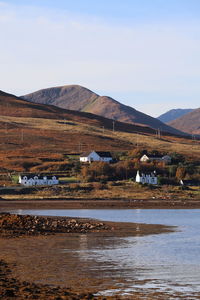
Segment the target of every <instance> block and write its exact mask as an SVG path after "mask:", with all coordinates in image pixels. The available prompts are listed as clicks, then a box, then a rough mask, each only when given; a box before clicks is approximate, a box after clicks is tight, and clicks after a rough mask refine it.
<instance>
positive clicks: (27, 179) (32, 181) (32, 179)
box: [19, 174, 59, 186]
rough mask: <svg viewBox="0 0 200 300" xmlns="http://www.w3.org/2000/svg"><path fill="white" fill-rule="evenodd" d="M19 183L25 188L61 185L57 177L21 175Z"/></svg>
mask: <svg viewBox="0 0 200 300" xmlns="http://www.w3.org/2000/svg"><path fill="white" fill-rule="evenodd" d="M19 183H20V184H22V185H25V186H34V185H54V184H59V180H58V179H57V177H56V176H41V175H34V174H32V175H30V174H29V175H19Z"/></svg>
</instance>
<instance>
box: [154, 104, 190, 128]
mask: <svg viewBox="0 0 200 300" xmlns="http://www.w3.org/2000/svg"><path fill="white" fill-rule="evenodd" d="M193 110H194V109H192V108H174V109H170V110H169V111H167V112H165V113H163V114H162V115H160V116H159V117H157V119H158V120H160V121H161V122H163V123H166V124H168V123H169V122H172V121H174V120H176V119H178V118H180V117H182V116H184V115H186V114H187V113H189V112H191V111H193Z"/></svg>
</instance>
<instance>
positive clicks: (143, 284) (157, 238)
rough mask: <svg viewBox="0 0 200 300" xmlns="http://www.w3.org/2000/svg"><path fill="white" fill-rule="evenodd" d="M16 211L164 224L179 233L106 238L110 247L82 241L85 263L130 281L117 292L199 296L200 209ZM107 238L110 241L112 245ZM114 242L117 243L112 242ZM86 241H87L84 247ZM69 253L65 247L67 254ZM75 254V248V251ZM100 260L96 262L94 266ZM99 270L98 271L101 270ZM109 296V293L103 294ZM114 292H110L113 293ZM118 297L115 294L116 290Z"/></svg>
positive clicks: (81, 250) (117, 288)
mask: <svg viewBox="0 0 200 300" xmlns="http://www.w3.org/2000/svg"><path fill="white" fill-rule="evenodd" d="M15 212H16V213H21V214H34V215H49V216H50V215H51V216H70V217H86V218H96V219H99V220H105V221H120V222H134V223H147V224H165V225H174V226H178V228H177V231H176V232H173V233H165V234H158V235H149V236H143V237H139V236H138V237H127V238H117V239H118V241H117V240H116V238H112V237H109V238H108V237H107V238H105V243H104V241H102V237H101V243H91V242H90V243H89V242H88V241H87V240H85V241H82V246H81V247H80V249H78V250H77V249H75V250H74V251H76V252H77V251H79V252H80V257H81V259H82V260H92V261H94V264H93V268H96V270H97V271H101V272H102V271H103V272H105V274H106V272H107V273H109V272H110V270H111V269H112V276H113V278H114V277H115V276H118V277H120V276H121V277H123V278H126V284H124V281H123V284H121V285H120V281H119V280H118V286H116V291H120V292H122V293H129V292H131V291H133V290H140V289H142V290H146V291H148V290H158V291H165V292H167V293H168V294H169V295H170V293H171V294H174V293H175V292H180V293H182V295H183V296H184V295H185V297H189V299H195V298H196V297H198V296H199V295H200V210H199V209H193V210H190V209H184V210H183V209H178V210H177V209H161V210H160V209H119V210H118V209H115V210H111V209H98V210H94V209H93V210H92V209H81V210H17V211H15ZM106 239H110V241H109V243H107V242H106ZM112 239H113V241H112ZM83 242H84V243H83ZM67 250H68V249H61V251H67ZM70 250H71V249H70ZM95 262H96V264H95ZM98 269H99V270H98ZM104 292H105V294H108V293H109V291H104ZM110 292H111V291H110ZM112 293H113V290H112Z"/></svg>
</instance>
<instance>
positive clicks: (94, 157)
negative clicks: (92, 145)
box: [80, 151, 113, 163]
mask: <svg viewBox="0 0 200 300" xmlns="http://www.w3.org/2000/svg"><path fill="white" fill-rule="evenodd" d="M112 159H113V158H112V155H111V153H110V152H106V151H92V152H85V153H83V154H82V155H81V156H80V162H89V163H91V162H93V161H104V162H110V161H112Z"/></svg>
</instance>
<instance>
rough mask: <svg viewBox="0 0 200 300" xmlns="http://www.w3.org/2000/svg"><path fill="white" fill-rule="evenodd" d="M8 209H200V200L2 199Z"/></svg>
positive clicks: (1, 202) (4, 206)
mask: <svg viewBox="0 0 200 300" xmlns="http://www.w3.org/2000/svg"><path fill="white" fill-rule="evenodd" d="M6 209H200V200H196V199H194V200H182V199H179V200H178V199H175V200H166V199H162V200H161V199H159V200H157V199H121V198H120V199H88V200H86V199H78V198H70V199H59V200H58V199H55V198H50V199H49V198H47V199H41V198H36V199H30V198H26V199H20V198H18V199H2V198H1V199H0V210H2V211H4V210H6Z"/></svg>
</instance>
